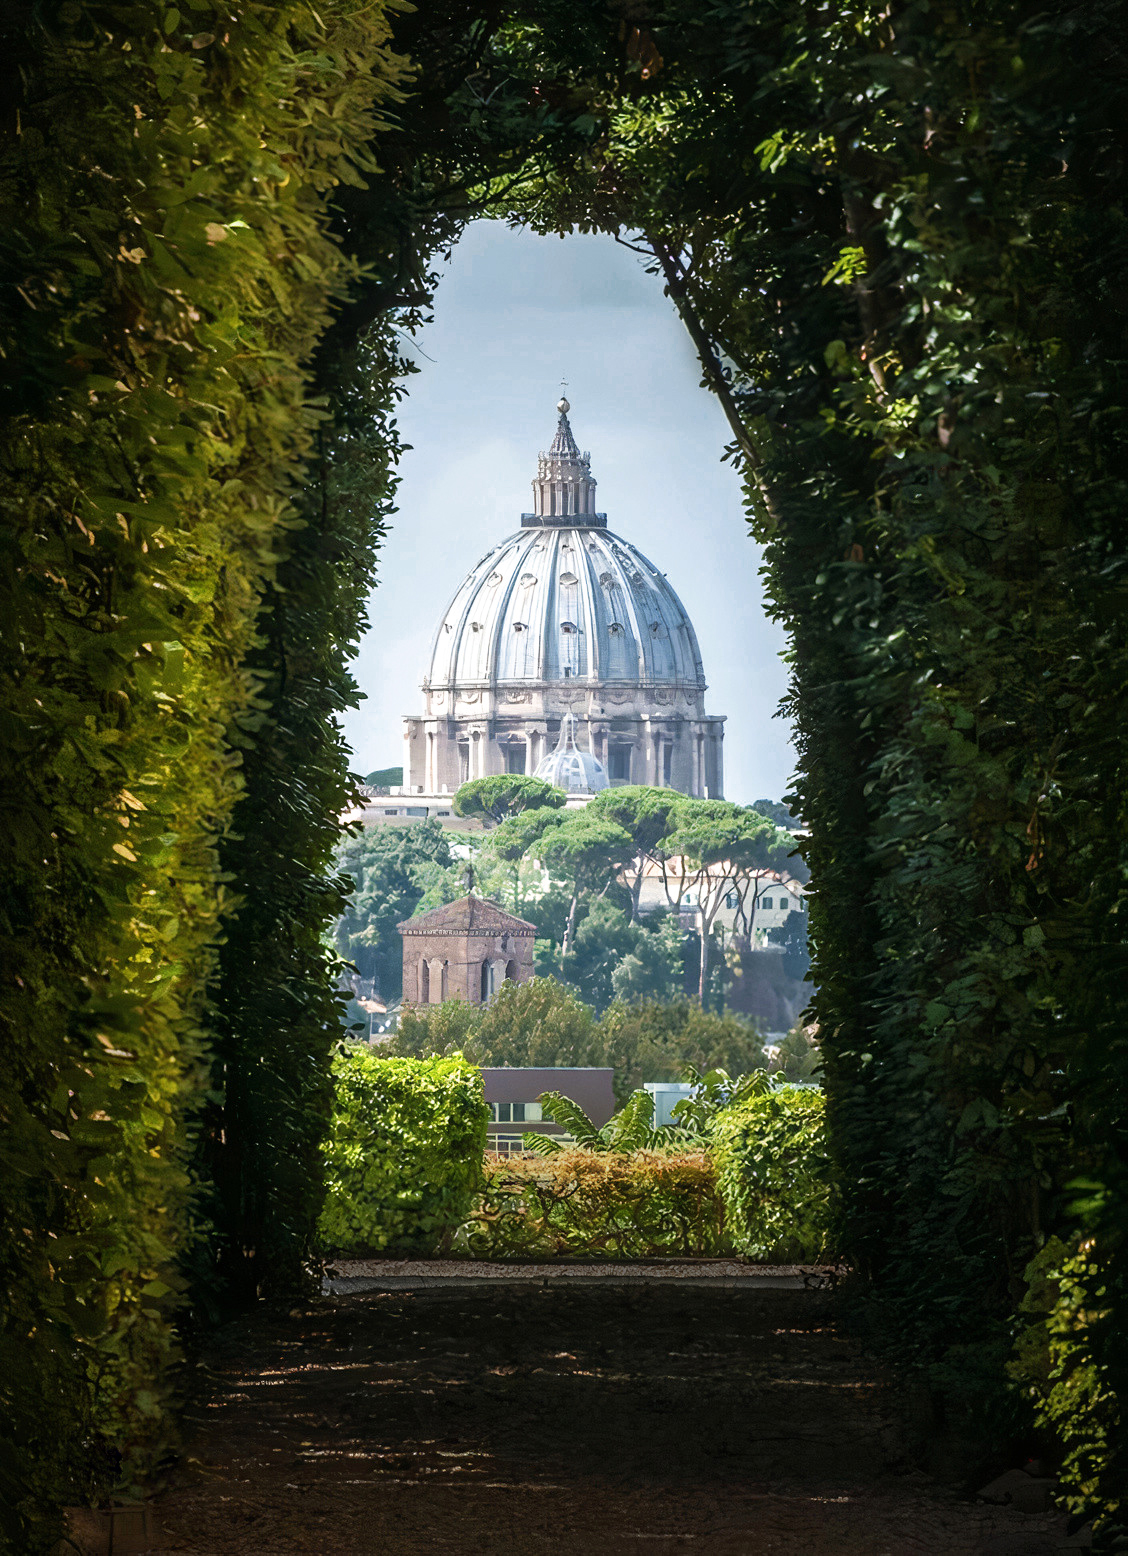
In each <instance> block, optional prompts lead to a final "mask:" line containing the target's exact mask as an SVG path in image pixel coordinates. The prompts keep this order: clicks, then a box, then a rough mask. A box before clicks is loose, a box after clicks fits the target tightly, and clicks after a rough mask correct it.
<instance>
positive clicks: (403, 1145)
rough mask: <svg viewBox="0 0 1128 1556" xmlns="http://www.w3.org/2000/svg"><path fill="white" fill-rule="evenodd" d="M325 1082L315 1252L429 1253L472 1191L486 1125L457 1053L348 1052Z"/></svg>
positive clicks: (459, 1216) (457, 1219)
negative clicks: (329, 1102) (391, 1055)
mask: <svg viewBox="0 0 1128 1556" xmlns="http://www.w3.org/2000/svg"><path fill="white" fill-rule="evenodd" d="M333 1080H334V1083H335V1087H336V1090H335V1098H334V1105H333V1115H332V1123H331V1127H330V1131H329V1135H328V1138H327V1139H326V1141H325V1145H324V1153H325V1164H326V1185H325V1186H326V1194H325V1204H324V1207H323V1208H322V1211H321V1219H320V1222H319V1224H318V1231H319V1234H320V1239H321V1242H322V1245H323V1246H324V1247H325V1248H326V1249H328V1250H329V1251H331V1252H333V1253H338V1254H341V1253H365V1252H370V1253H375V1252H380V1251H382V1250H384V1249H401V1250H405V1251H414V1252H417V1253H432V1252H434V1250H435V1249H436V1248H437V1247H439V1245H440V1244H442V1243H444V1241H449V1238H450V1235H451V1234H452V1233H453V1232H454V1230H455V1228H456V1227H458V1226H459V1225H460V1224H461V1223H462V1221H464V1220H465V1218H466V1215H467V1212H468V1210H469V1208H470V1202H471V1199H472V1196H473V1194H474V1192H475V1191H476V1190H477V1188H478V1187H479V1184H480V1180H481V1164H482V1153H483V1152H484V1151H485V1148H486V1123H487V1120H488V1118H489V1109H488V1108H487V1107H486V1104H485V1101H484V1098H483V1095H482V1077H481V1075H480V1073H479V1072H478V1070H477V1069H475V1067H474V1066H473V1065H471V1064H467V1063H466V1062H465V1061H464V1060H463V1059H462V1057H461V1055H459V1054H455V1055H452V1056H451V1057H450V1058H445V1059H384V1058H377V1057H376V1056H375V1055H374V1054H373V1053H372V1052H371V1051H370V1050H368V1049H366V1048H363V1047H360V1046H356V1045H348V1046H345V1047H343V1048H342V1049H341V1051H340V1052H339V1053H338V1055H337V1057H336V1058H335V1059H334V1061H333Z"/></svg>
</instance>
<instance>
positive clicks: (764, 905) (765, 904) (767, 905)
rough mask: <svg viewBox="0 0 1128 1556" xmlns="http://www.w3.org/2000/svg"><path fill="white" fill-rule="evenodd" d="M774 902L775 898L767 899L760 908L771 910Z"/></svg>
mask: <svg viewBox="0 0 1128 1556" xmlns="http://www.w3.org/2000/svg"><path fill="white" fill-rule="evenodd" d="M772 902H773V898H771V897H765V898H764V900H763V902H761V904H760V906H761V907H762V908H770V907H771V906H772Z"/></svg>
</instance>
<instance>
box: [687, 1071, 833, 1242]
mask: <svg viewBox="0 0 1128 1556" xmlns="http://www.w3.org/2000/svg"><path fill="white" fill-rule="evenodd" d="M825 1113H826V1103H825V1098H824V1096H823V1093H822V1091H821V1090H820V1089H819V1088H818V1087H817V1086H780V1087H777V1088H775V1089H772V1090H768V1091H764V1092H761V1093H759V1094H757V1095H755V1096H752V1097H749V1098H747V1099H746V1100H745V1101H743V1102H741V1103H738V1104H737V1105H736V1106H735V1107H732V1108H726V1109H725V1110H724V1111H723V1112H722V1113H720V1114H719V1115H718V1117H717V1119H716V1121H715V1122H714V1124H713V1127H712V1130H711V1131H710V1141H711V1145H712V1151H713V1158H714V1160H715V1162H716V1168H717V1184H718V1188H719V1191H720V1194H721V1197H722V1198H723V1200H724V1205H725V1213H726V1216H727V1222H728V1230H729V1236H730V1237H731V1239H732V1242H733V1246H734V1247H735V1248H736V1249H737V1250H738V1251H739V1252H740V1253H743V1254H746V1255H748V1257H749V1258H753V1259H779V1260H799V1261H808V1260H812V1259H819V1258H822V1257H824V1256H825V1255H826V1254H827V1251H828V1247H829V1241H830V1176H829V1166H830V1164H829V1162H828V1161H827V1158H826V1148H825Z"/></svg>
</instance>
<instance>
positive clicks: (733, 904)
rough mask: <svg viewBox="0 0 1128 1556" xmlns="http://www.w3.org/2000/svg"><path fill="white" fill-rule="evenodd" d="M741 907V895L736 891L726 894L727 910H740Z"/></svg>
mask: <svg viewBox="0 0 1128 1556" xmlns="http://www.w3.org/2000/svg"><path fill="white" fill-rule="evenodd" d="M739 906H740V896H739V894H738V893H737V892H735V891H730V892H726V893H725V907H726V908H739Z"/></svg>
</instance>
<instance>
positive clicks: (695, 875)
mask: <svg viewBox="0 0 1128 1556" xmlns="http://www.w3.org/2000/svg"><path fill="white" fill-rule="evenodd" d="M661 846H662V849H663V850H664V852H665V853H666V855H667V856H669V857H671V858H674V857H680V858H681V859H682V860H683V861H684V866H683V869H682V872H681V875H680V876H679V877H678V885H677V891H678V895H679V897H680V896H682V895H684V894H685V893H686V891H687V890H688V889H690V888H692V889H693V891H694V893H695V895H696V897H697V914H698V921H699V927H700V931H701V937H700V938H701V966H700V976H699V982H698V996H699V998H700V999H701V1000H702V1002H704V999H705V991H706V988H707V985H708V978H709V946H710V943H711V932H712V928H713V921H714V920H715V918H716V916H717V913H718V911H719V910H720V907H721V904H722V903H723V902H724V900H725V897H726V896H727V895H729V894H730V893H732V894H734V895H735V896H736V897H737V899H738V903H739V907H738V915H739V918H740V920H742V922H743V926H744V930H745V933H746V934H747V935H748V936H749V937H750V936H751V933H752V924H753V922H754V919H755V912H756V903H757V902H758V900H759V896H760V890H761V887H762V884H763V882H764V880H765V879H766V878H767V877H768V876H769V872H773V873H774V872H776V871H781V870H785V869H786V868H787V860H788V856H789V854H790V853H791V851H792V849H793V848H794V846H795V845H794V841H793V839H792V837H791V834H790V833H788V832H784V831H783V830H782V829H781V828H779V827H777V826H776V825H775V823H774V822H771V821H768V820H766V819H765V818H764V817H763V816H761V815H758V814H757V812H756V811H754V810H746V809H744V808H743V807H742V806H740V805H732V804H730V803H729V802H728V801H727V800H689V801H685V802H683V803H682V804H681V805H679V806H678V808H677V810H676V812H675V815H674V825H673V828H672V830H671V831H669V832H668V833H667V834H666V836H665V837H664V838H663V839H662V845H661Z"/></svg>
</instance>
